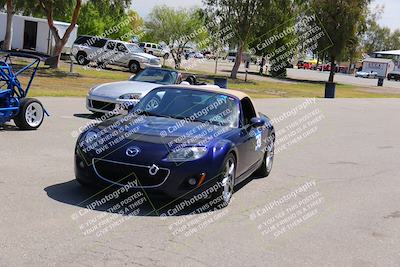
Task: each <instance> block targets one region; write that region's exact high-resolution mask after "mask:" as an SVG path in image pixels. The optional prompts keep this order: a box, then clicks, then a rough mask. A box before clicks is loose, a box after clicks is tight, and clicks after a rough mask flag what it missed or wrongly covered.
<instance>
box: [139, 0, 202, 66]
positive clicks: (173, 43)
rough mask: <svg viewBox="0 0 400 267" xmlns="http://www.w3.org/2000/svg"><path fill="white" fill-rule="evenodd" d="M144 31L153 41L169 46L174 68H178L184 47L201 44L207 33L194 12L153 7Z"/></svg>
mask: <svg viewBox="0 0 400 267" xmlns="http://www.w3.org/2000/svg"><path fill="white" fill-rule="evenodd" d="M145 29H146V32H147V34H148V35H150V36H152V37H153V40H155V41H157V42H161V41H163V42H165V43H166V44H167V45H168V46H169V48H170V50H171V55H172V57H173V59H174V62H175V68H180V65H181V61H182V55H183V52H184V49H185V47H186V45H188V44H189V43H199V42H201V40H203V39H204V35H205V34H206V33H207V31H206V29H205V26H204V21H203V20H202V19H201V17H200V15H199V13H198V12H197V11H196V10H192V9H173V8H170V7H167V6H156V7H154V9H153V10H152V12H151V13H150V15H149V20H148V21H147V22H146V23H145Z"/></svg>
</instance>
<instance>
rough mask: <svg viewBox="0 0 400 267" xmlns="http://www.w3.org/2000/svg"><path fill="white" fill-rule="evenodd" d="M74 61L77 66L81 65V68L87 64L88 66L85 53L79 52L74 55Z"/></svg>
mask: <svg viewBox="0 0 400 267" xmlns="http://www.w3.org/2000/svg"><path fill="white" fill-rule="evenodd" d="M76 61H78V64H79V65H83V66H86V65H87V64H89V60H88V59H87V55H86V53H85V52H79V53H78V54H77V55H76Z"/></svg>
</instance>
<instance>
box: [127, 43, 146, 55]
mask: <svg viewBox="0 0 400 267" xmlns="http://www.w3.org/2000/svg"><path fill="white" fill-rule="evenodd" d="M126 47H127V48H128V50H129V52H131V53H144V52H143V50H142V49H141V48H140V47H139V46H137V45H134V44H127V45H126Z"/></svg>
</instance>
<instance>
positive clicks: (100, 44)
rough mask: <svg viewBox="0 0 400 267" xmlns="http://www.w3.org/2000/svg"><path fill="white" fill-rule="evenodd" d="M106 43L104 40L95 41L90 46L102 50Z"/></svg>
mask: <svg viewBox="0 0 400 267" xmlns="http://www.w3.org/2000/svg"><path fill="white" fill-rule="evenodd" d="M106 43H107V40H106V39H96V40H95V41H94V42H93V45H92V46H94V47H98V48H102V47H104V46H105V45H106Z"/></svg>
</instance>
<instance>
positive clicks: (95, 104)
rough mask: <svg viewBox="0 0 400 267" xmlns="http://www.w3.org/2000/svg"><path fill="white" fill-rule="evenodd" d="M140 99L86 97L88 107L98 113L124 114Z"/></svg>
mask: <svg viewBox="0 0 400 267" xmlns="http://www.w3.org/2000/svg"><path fill="white" fill-rule="evenodd" d="M138 102H139V99H118V98H117V99H115V98H108V97H99V96H93V95H89V96H87V98H86V108H87V109H88V110H90V111H92V112H96V113H115V114H123V113H125V112H126V110H128V107H131V106H135V105H136V104H137V103H138Z"/></svg>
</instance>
